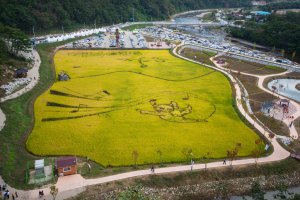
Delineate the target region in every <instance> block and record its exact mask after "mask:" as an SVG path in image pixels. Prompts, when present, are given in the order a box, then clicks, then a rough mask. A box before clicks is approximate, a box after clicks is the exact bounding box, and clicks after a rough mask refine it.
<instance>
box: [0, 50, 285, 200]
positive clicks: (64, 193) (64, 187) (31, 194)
mask: <svg viewBox="0 0 300 200" xmlns="http://www.w3.org/2000/svg"><path fill="white" fill-rule="evenodd" d="M179 47H181V46H178V47H176V48H175V49H174V50H173V53H174V54H175V55H176V56H178V57H180V58H182V59H184V60H188V61H191V62H194V63H198V64H201V65H204V66H206V67H209V68H212V69H215V70H217V71H219V72H221V73H223V74H225V75H226V76H228V77H229V79H230V80H231V81H232V83H233V84H234V88H235V90H236V100H237V102H239V100H240V99H241V98H242V97H241V88H240V86H239V85H238V84H237V81H236V80H235V78H234V77H233V76H231V74H229V73H228V72H227V71H226V70H224V69H222V68H220V67H214V66H210V65H206V64H203V63H199V62H196V61H194V60H191V59H187V58H185V57H182V56H181V55H178V54H177V53H176V50H177V49H178V48H179ZM263 80H264V78H263V76H262V77H261V78H260V81H259V87H263V86H262V82H263ZM237 107H238V109H239V111H240V112H241V113H242V114H243V115H244V116H245V118H246V119H247V120H248V121H249V122H250V123H251V124H253V125H254V126H255V127H256V128H257V129H258V130H259V131H260V132H261V133H262V134H263V135H265V137H266V138H267V139H268V140H269V141H270V142H271V143H272V145H273V147H274V152H273V153H272V154H271V155H269V156H267V157H263V158H259V159H257V160H256V159H254V158H249V159H241V160H235V161H233V162H232V165H234V166H236V165H247V164H253V163H255V162H257V163H266V162H273V161H279V160H283V159H285V158H287V157H289V155H290V153H289V152H288V151H286V150H285V149H284V148H282V147H281V146H280V145H279V143H278V142H277V141H276V139H270V138H269V137H268V135H269V133H268V132H267V131H265V129H264V127H262V126H261V125H260V124H258V123H256V122H255V120H253V119H252V118H251V117H250V116H249V115H248V114H247V112H246V111H245V110H244V108H243V106H242V105H241V104H238V105H237ZM227 166H228V165H223V162H220V161H219V162H212V163H208V164H207V168H217V167H227ZM204 168H205V165H204V164H195V165H194V166H193V169H194V170H200V169H204ZM190 170H191V166H190V165H182V166H176V167H165V168H157V169H155V174H165V173H174V172H183V171H190ZM151 174H152V172H151V171H150V170H138V171H132V172H127V173H122V174H117V175H112V176H107V177H102V178H95V179H84V178H83V177H82V176H81V175H73V176H66V177H60V178H59V179H58V182H57V183H56V187H57V188H58V190H59V194H58V196H57V199H66V198H69V197H71V196H74V195H76V194H78V193H79V192H82V191H83V190H84V189H85V187H86V186H89V185H96V184H101V183H107V182H112V181H117V180H123V179H128V178H134V177H141V176H147V175H151ZM2 184H3V180H2V179H1V177H0V185H2ZM9 190H10V192H14V191H18V193H19V199H39V198H38V191H39V189H36V190H29V191H22V190H15V189H13V188H11V187H9ZM40 190H41V189H40ZM43 190H44V193H45V199H51V196H50V191H49V186H48V187H47V186H45V187H44V188H43Z"/></svg>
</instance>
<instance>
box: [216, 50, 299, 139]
mask: <svg viewBox="0 0 300 200" xmlns="http://www.w3.org/2000/svg"><path fill="white" fill-rule="evenodd" d="M216 57H218V55H216V56H214V57H212V58H210V60H211V61H212V62H213V63H214V64H215V65H216V66H217V67H218V68H219V69H222V70H223V71H227V73H231V72H234V73H240V74H243V75H247V76H252V77H256V78H258V82H257V86H258V88H259V89H261V90H263V91H264V92H267V93H269V94H272V95H274V96H275V97H277V98H279V99H286V97H284V96H282V95H279V94H277V93H274V92H272V91H270V90H268V89H266V88H265V87H264V86H263V83H264V81H265V80H266V79H267V78H270V77H274V76H282V75H285V74H288V73H290V71H289V70H287V71H285V72H282V73H278V74H269V75H255V74H250V73H245V72H238V71H236V70H228V69H226V68H225V67H223V66H224V65H220V64H218V63H217V61H215V60H214V59H215V58H216ZM290 105H291V107H292V108H293V109H294V110H293V116H294V119H297V118H298V117H300V105H299V104H298V103H297V102H295V101H294V100H290ZM282 121H283V122H284V123H285V124H286V125H287V126H288V127H289V131H290V137H291V138H293V139H298V137H299V134H298V132H297V131H296V128H295V126H294V124H292V126H290V124H291V121H290V119H288V118H284V119H283V120H282Z"/></svg>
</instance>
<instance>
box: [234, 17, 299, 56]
mask: <svg viewBox="0 0 300 200" xmlns="http://www.w3.org/2000/svg"><path fill="white" fill-rule="evenodd" d="M229 32H230V34H231V35H232V36H233V37H237V38H242V39H245V40H248V41H251V42H256V43H258V44H263V45H266V46H269V47H275V48H280V49H283V50H284V51H285V52H289V53H292V54H294V56H293V57H295V56H297V57H298V58H299V57H300V55H299V53H300V13H293V12H290V13H287V14H286V15H276V14H272V15H271V16H270V17H268V18H267V20H266V21H265V22H264V23H254V22H248V23H246V24H245V25H244V27H242V28H230V29H229Z"/></svg>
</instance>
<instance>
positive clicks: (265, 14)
mask: <svg viewBox="0 0 300 200" xmlns="http://www.w3.org/2000/svg"><path fill="white" fill-rule="evenodd" d="M251 13H252V14H254V15H261V16H267V15H271V13H270V12H266V11H252V12H251Z"/></svg>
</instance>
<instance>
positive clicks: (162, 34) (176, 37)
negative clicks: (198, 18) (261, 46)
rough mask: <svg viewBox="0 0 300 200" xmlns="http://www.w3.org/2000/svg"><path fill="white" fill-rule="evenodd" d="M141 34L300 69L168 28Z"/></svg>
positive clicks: (287, 63)
mask: <svg viewBox="0 0 300 200" xmlns="http://www.w3.org/2000/svg"><path fill="white" fill-rule="evenodd" d="M139 32H140V33H141V34H147V35H149V36H151V37H153V38H159V39H162V40H171V41H177V42H181V43H184V44H192V45H199V46H202V47H204V48H209V49H212V50H214V51H217V52H223V53H229V54H237V55H240V56H243V57H246V58H249V59H251V58H253V59H259V60H262V61H266V62H273V63H275V64H279V65H280V64H283V65H289V66H293V67H300V65H299V64H298V63H296V62H292V61H290V60H288V59H285V58H281V57H275V56H272V55H268V54H266V53H264V52H261V51H258V50H253V49H249V48H244V47H240V46H236V45H234V44H232V43H230V42H226V41H225V42H222V41H215V40H209V39H207V38H202V37H196V36H193V35H190V34H186V33H182V32H179V31H178V30H173V29H170V28H166V27H157V26H151V27H146V28H143V29H140V30H139Z"/></svg>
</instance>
